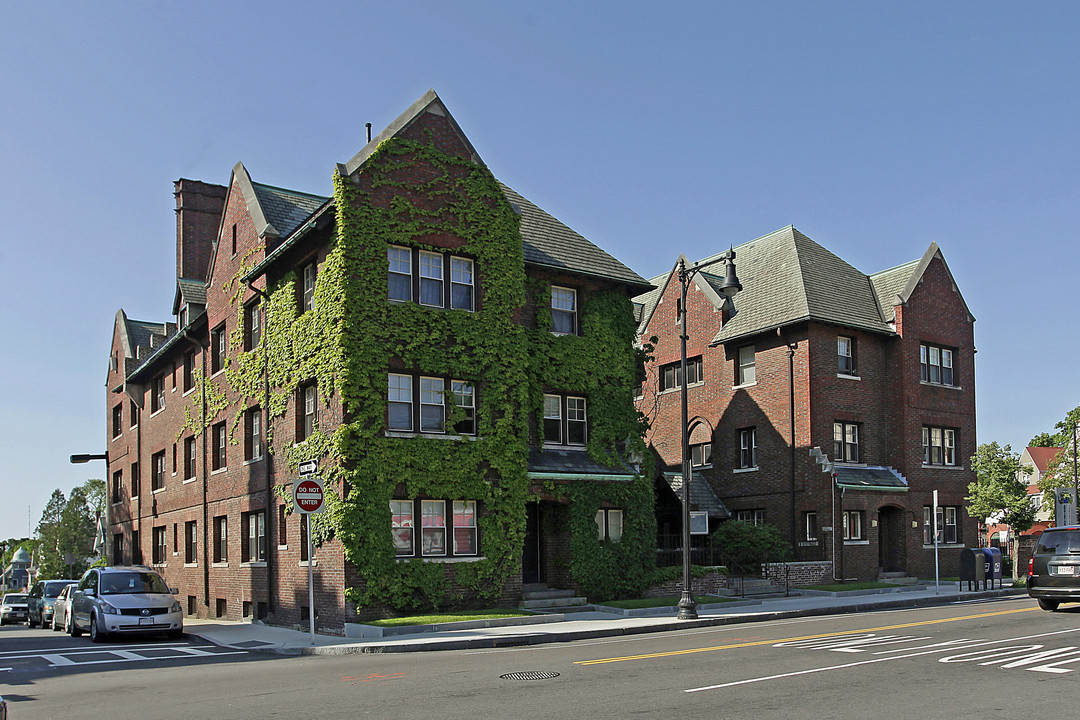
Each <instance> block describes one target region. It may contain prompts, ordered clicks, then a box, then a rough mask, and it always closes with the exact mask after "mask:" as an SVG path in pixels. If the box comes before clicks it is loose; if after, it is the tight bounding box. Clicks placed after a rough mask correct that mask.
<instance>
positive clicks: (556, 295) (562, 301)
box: [551, 285, 578, 335]
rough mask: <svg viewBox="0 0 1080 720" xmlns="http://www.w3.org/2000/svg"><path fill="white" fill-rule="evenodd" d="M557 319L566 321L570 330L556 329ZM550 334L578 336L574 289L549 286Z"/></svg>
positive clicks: (575, 293) (576, 303)
mask: <svg viewBox="0 0 1080 720" xmlns="http://www.w3.org/2000/svg"><path fill="white" fill-rule="evenodd" d="M557 317H558V318H563V319H565V320H568V321H569V323H570V329H569V330H565V329H556V326H557V322H556V318H557ZM551 334H552V335H577V334H578V300H577V290H575V289H574V288H568V287H559V286H557V285H552V286H551Z"/></svg>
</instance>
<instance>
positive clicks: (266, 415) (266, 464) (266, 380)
mask: <svg viewBox="0 0 1080 720" xmlns="http://www.w3.org/2000/svg"><path fill="white" fill-rule="evenodd" d="M253 282H254V280H253V279H249V280H248V281H247V283H246V284H247V286H248V289H249V290H251V291H252V292H254V293H255V294H256V295H258V296H259V298H261V299H262V301H263V306H264V307H265V309H266V312H265V313H263V337H261V338H260V339H259V342H260V343H262V346H263V348H262V350H263V352H262V356H263V401H262V409H261V413H262V427H263V437H264V442H265V444H266V447H265V448H264V450H263V469H264V472H265V475H266V611H267V612H268V613H271V612H273V611H274V591H273V587H274V583H273V579H274V557H271V555H272V554H273V551H272V550H271V548H276V547H277V542H276V541H273V540H274V538H276V537H277V536H276V535H275V534H274V533H275V531H276V530H277V528H276V527H274V525H275V524H276V523H277V513H275V512H274V509H275V504H274V472H273V458H274V455H273V453H271V452H270V352H269V349H268V348H267V343H266V342H264V340H265V337H266V330H267V325H268V321H269V316H270V296H269V295H268V294H266V293H265V292H264V291H262V290H260V289H259V288H257V287H255V286H254V285H253V284H252V283H253ZM272 541H273V542H272ZM275 557H276V556H275ZM308 562H309V563H310V562H311V556H310V555H308ZM256 614H257V610H256Z"/></svg>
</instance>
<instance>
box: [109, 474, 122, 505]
mask: <svg viewBox="0 0 1080 720" xmlns="http://www.w3.org/2000/svg"><path fill="white" fill-rule="evenodd" d="M123 487H124V471H123V470H117V471H116V472H114V473H113V476H112V501H113V502H114V503H118V502H120V500H121V498H122V496H121V492H122V488H123Z"/></svg>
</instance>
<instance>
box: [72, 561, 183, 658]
mask: <svg viewBox="0 0 1080 720" xmlns="http://www.w3.org/2000/svg"><path fill="white" fill-rule="evenodd" d="M176 592H177V591H176V588H170V587H169V586H168V585H166V584H165V581H164V580H163V579H162V578H161V575H158V573H157V571H156V570H154V569H153V568H149V567H146V566H144V565H130V566H118V567H103V568H91V569H89V570H87V571H86V573H85V574H84V575H83V576H82V579H81V580H79V587H78V588H76V589H75V592H73V593H72V594H71V636H72V637H78V636H80V635H82V633H83V631H88V632H89V633H90V639H91V640H93V641H94V642H102V641H103V640H105V639H106V638H108V636H110V635H128V634H137V633H164V634H166V635H168V636H169V637H172V638H175V637H180V635H181V634H182V633H183V632H184V613H183V609H182V608H181V607H180V603H179V601H177V599H176V598H175V597H173V596H174V595H175V594H176Z"/></svg>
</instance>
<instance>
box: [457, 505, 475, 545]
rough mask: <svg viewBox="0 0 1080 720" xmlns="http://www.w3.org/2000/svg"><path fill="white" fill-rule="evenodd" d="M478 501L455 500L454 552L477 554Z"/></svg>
mask: <svg viewBox="0 0 1080 720" xmlns="http://www.w3.org/2000/svg"><path fill="white" fill-rule="evenodd" d="M476 547H477V543H476V501H475V500H455V501H454V554H455V555H475V554H476Z"/></svg>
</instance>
